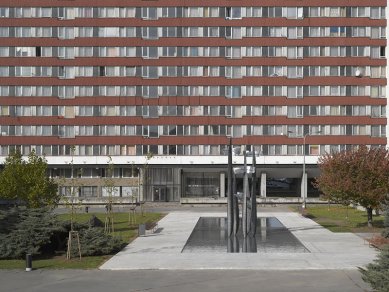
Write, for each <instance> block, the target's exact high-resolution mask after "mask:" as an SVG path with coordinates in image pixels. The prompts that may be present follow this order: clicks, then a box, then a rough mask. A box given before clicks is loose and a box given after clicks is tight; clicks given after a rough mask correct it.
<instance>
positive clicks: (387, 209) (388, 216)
mask: <svg viewBox="0 0 389 292" xmlns="http://www.w3.org/2000/svg"><path fill="white" fill-rule="evenodd" d="M383 209H384V216H385V217H384V226H385V230H384V231H382V236H383V237H385V238H389V199H387V200H386V201H385V204H384V205H383Z"/></svg>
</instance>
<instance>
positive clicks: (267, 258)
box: [101, 209, 377, 271]
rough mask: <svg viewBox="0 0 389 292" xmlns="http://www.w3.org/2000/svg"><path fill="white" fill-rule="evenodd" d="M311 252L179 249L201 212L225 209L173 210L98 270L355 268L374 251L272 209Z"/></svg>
mask: <svg viewBox="0 0 389 292" xmlns="http://www.w3.org/2000/svg"><path fill="white" fill-rule="evenodd" d="M260 216H266V217H276V218H277V219H278V220H279V221H280V222H281V223H282V224H283V225H284V226H285V227H286V228H288V229H289V230H290V231H291V232H292V234H293V235H294V236H295V237H297V239H299V240H300V242H301V243H302V244H303V245H304V246H305V247H306V248H307V249H308V250H309V253H298V252H293V253H274V252H272V253H232V254H231V253H226V252H215V253H201V252H198V253H181V251H182V249H183V247H184V246H185V243H186V241H187V239H188V238H189V236H190V234H191V232H192V230H193V228H194V226H195V225H196V223H197V221H198V219H199V218H200V217H225V212H191V211H173V212H170V213H169V214H168V215H167V216H166V217H164V218H163V219H162V220H161V221H160V222H159V225H158V228H159V231H160V232H158V233H154V234H150V235H147V236H144V237H138V238H137V239H136V240H135V241H133V242H132V243H131V244H130V245H128V246H127V247H126V248H125V249H124V250H123V251H121V252H119V253H118V254H117V255H115V256H114V257H112V258H111V259H110V260H109V261H107V262H106V263H105V264H104V265H102V266H101V269H102V270H149V269H153V270H154V269H162V270H196V269H199V270H202V269H221V270H230V269H242V270H267V271H268V270H317V269H356V268H357V267H363V266H365V265H366V264H368V263H370V262H372V261H373V259H374V258H375V257H376V254H377V253H376V251H375V250H374V249H373V248H370V247H369V246H368V244H366V242H364V240H363V239H362V238H361V237H359V236H357V235H354V234H352V233H333V232H331V231H329V230H327V229H325V228H323V227H321V226H320V225H318V224H317V223H315V222H314V221H312V220H310V219H308V218H305V217H303V216H301V215H300V214H298V213H294V212H272V211H271V209H270V210H269V209H268V211H267V212H266V213H264V212H260V213H259V217H260Z"/></svg>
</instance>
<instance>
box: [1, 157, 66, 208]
mask: <svg viewBox="0 0 389 292" xmlns="http://www.w3.org/2000/svg"><path fill="white" fill-rule="evenodd" d="M0 197H1V198H4V199H11V200H18V201H20V202H23V203H25V204H26V205H27V206H28V207H33V208H38V207H42V206H55V205H56V204H57V203H58V200H59V196H58V185H57V184H56V183H55V182H54V180H53V179H52V178H50V177H49V176H48V175H47V161H46V159H45V158H44V157H39V156H37V155H36V153H35V152H34V151H32V152H31V153H30V154H29V156H28V159H27V161H25V160H23V157H22V154H21V153H20V151H16V152H13V153H11V154H10V155H9V156H8V157H7V158H6V160H5V163H4V169H3V171H1V173H0Z"/></svg>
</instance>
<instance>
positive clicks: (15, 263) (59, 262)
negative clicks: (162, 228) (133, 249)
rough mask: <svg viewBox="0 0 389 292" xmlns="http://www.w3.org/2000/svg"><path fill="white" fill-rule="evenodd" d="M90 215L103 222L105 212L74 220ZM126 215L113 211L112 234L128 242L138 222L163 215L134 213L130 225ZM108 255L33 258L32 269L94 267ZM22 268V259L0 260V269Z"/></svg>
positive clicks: (82, 220)
mask: <svg viewBox="0 0 389 292" xmlns="http://www.w3.org/2000/svg"><path fill="white" fill-rule="evenodd" d="M92 215H96V217H97V218H99V219H100V220H101V221H102V222H103V223H104V222H105V218H106V215H105V213H88V214H86V213H82V214H81V213H80V214H76V217H75V221H76V222H79V223H85V222H88V220H89V219H90V218H91V217H92ZM128 216H129V214H128V213H113V221H114V235H115V236H120V237H121V238H122V239H123V241H125V242H128V243H129V242H131V241H132V240H134V239H135V238H136V237H137V235H138V224H141V223H146V222H150V223H151V222H157V221H159V220H160V219H161V218H162V217H163V216H164V215H163V214H160V213H144V214H143V216H142V215H141V214H136V223H135V224H131V225H129V223H128V220H129V218H128ZM58 218H59V219H60V220H63V221H66V220H70V214H61V215H58ZM110 257H112V256H111V255H104V256H88V257H82V259H81V260H79V259H78V258H74V259H71V260H66V258H65V256H64V255H61V256H55V257H52V258H47V259H46V258H45V259H39V258H33V264H32V266H33V268H34V269H96V268H97V267H99V266H100V265H102V264H103V263H104V262H105V261H106V260H108V259H109V258H110ZM24 268H25V261H24V260H0V269H24Z"/></svg>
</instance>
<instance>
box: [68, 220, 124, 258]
mask: <svg viewBox="0 0 389 292" xmlns="http://www.w3.org/2000/svg"><path fill="white" fill-rule="evenodd" d="M96 219H97V218H96V217H95V216H92V217H91V219H90V220H89V221H88V222H86V223H77V222H74V223H73V229H74V231H78V233H79V237H80V246H81V255H82V256H97V255H108V254H114V253H116V252H118V251H120V250H121V249H122V248H123V247H124V245H125V242H124V241H123V240H122V239H121V238H119V237H116V236H112V235H110V234H106V233H105V232H104V228H101V227H98V226H99V225H102V226H103V223H102V222H101V221H100V220H99V219H97V220H96ZM63 226H64V227H65V228H66V230H67V234H66V237H67V238H66V242H67V239H68V235H69V234H68V233H69V231H70V221H67V222H64V223H63ZM72 247H73V248H72V251H71V252H72V254H73V255H74V256H77V252H78V251H77V249H76V247H77V245H76V244H75V243H73V244H72Z"/></svg>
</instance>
